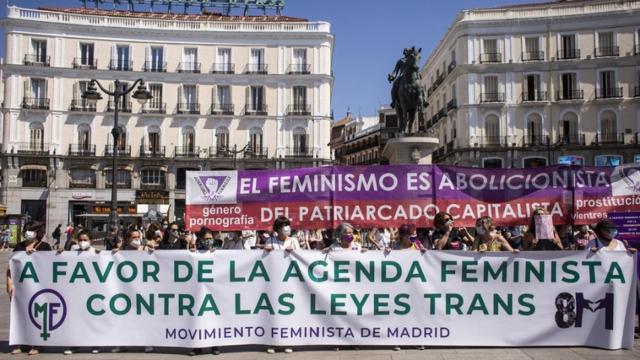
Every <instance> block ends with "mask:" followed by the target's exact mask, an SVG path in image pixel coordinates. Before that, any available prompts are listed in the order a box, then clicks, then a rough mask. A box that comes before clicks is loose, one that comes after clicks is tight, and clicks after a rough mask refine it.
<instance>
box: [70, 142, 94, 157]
mask: <svg viewBox="0 0 640 360" xmlns="http://www.w3.org/2000/svg"><path fill="white" fill-rule="evenodd" d="M69 156H96V146H95V145H92V144H89V145H85V144H70V145H69Z"/></svg>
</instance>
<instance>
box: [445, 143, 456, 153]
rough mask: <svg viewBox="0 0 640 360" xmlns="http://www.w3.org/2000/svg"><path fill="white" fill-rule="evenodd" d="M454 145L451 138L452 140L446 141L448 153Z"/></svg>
mask: <svg viewBox="0 0 640 360" xmlns="http://www.w3.org/2000/svg"><path fill="white" fill-rule="evenodd" d="M454 146H455V144H454V142H453V140H452V141H449V142H448V143H447V145H446V149H447V152H448V153H449V152H452V151H453V149H454Z"/></svg>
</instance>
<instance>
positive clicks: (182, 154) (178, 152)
mask: <svg viewBox="0 0 640 360" xmlns="http://www.w3.org/2000/svg"><path fill="white" fill-rule="evenodd" d="M174 157H177V158H199V157H200V147H199V146H176V148H175V153H174Z"/></svg>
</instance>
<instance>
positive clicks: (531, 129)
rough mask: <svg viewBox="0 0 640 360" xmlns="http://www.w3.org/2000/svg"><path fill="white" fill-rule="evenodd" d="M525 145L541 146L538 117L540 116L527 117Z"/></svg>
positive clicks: (539, 120) (540, 123)
mask: <svg viewBox="0 0 640 360" xmlns="http://www.w3.org/2000/svg"><path fill="white" fill-rule="evenodd" d="M527 144H529V145H541V144H543V141H542V117H541V116H540V114H529V116H527Z"/></svg>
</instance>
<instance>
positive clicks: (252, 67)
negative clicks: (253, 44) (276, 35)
mask: <svg viewBox="0 0 640 360" xmlns="http://www.w3.org/2000/svg"><path fill="white" fill-rule="evenodd" d="M249 72H250V73H264V72H266V66H265V64H264V49H251V58H250V60H249Z"/></svg>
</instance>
